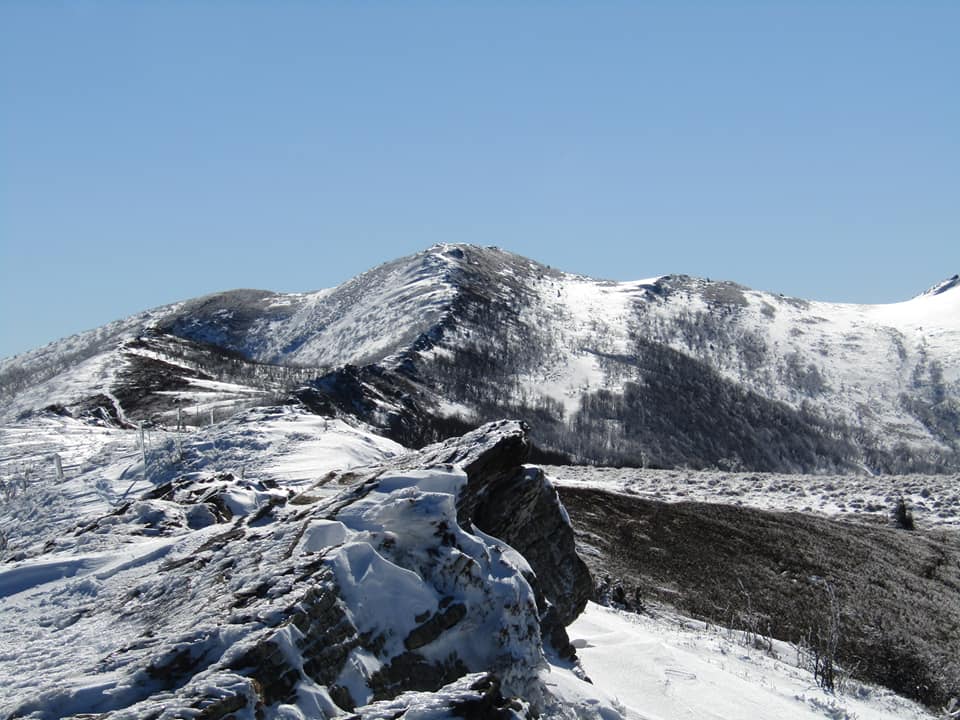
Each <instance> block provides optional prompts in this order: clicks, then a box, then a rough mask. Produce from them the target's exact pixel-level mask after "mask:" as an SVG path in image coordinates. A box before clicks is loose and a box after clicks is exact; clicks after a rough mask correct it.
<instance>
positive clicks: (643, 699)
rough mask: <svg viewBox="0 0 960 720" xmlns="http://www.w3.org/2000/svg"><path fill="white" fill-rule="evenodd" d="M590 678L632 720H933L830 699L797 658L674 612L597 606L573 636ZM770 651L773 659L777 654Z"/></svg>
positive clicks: (848, 698)
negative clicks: (641, 612)
mask: <svg viewBox="0 0 960 720" xmlns="http://www.w3.org/2000/svg"><path fill="white" fill-rule="evenodd" d="M568 632H569V634H570V639H571V640H572V642H573V644H574V646H576V647H577V654H578V655H579V657H580V661H581V663H582V664H583V667H584V670H586V672H587V674H588V675H589V676H590V677H591V679H592V680H593V681H594V682H595V683H596V685H597V687H599V688H601V689H603V690H604V691H605V692H606V693H607V694H608V695H610V696H612V697H614V698H615V699H616V701H617V703H618V704H619V705H620V706H621V708H623V709H624V710H625V715H626V717H627V718H629V719H630V720H705V719H706V720H741V719H742V718H750V719H751V720H807V719H811V720H812V719H813V718H821V719H822V718H829V719H830V720H853V719H854V718H856V719H857V720H922V719H923V720H925V719H927V718H932V717H934V716H933V715H931V714H930V713H928V712H927V711H926V710H925V709H924V708H922V707H921V706H919V705H917V704H916V703H913V702H910V701H908V700H905V699H903V698H901V697H899V696H897V695H895V694H894V693H892V692H890V691H888V690H885V689H883V688H877V687H874V686H869V685H863V684H860V683H858V682H856V681H853V680H849V681H847V683H846V685H845V687H843V688H842V689H841V690H840V691H838V692H836V694H830V693H827V692H825V691H823V690H822V689H821V688H820V687H818V686H817V684H816V683H815V682H814V680H813V675H812V673H811V672H810V671H809V670H808V669H805V668H804V667H801V666H802V665H803V663H802V661H799V658H798V654H797V649H796V648H795V647H793V646H791V645H787V644H785V643H780V642H777V641H773V642H772V643H770V645H769V646H767V647H764V648H762V649H760V648H757V647H755V646H754V645H753V644H752V642H750V640H751V639H750V638H746V637H745V636H744V634H743V633H741V632H736V631H732V630H728V629H726V628H722V627H717V626H715V625H705V624H704V623H702V622H698V621H694V620H690V619H688V618H684V617H682V616H678V615H675V614H673V613H669V612H658V613H657V614H656V616H650V615H637V614H634V613H627V612H623V611H618V610H613V609H610V608H605V607H601V606H599V605H595V604H593V603H589V604H588V605H587V609H586V610H585V611H584V613H583V614H582V615H581V616H580V617H579V618H578V619H577V620H576V621H575V622H574V623H573V624H572V625H571V626H570V627H569V628H568ZM768 648H769V649H768Z"/></svg>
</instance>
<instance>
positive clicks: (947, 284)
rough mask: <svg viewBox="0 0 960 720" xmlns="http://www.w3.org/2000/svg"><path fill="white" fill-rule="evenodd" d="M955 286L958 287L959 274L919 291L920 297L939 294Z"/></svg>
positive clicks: (959, 283)
mask: <svg viewBox="0 0 960 720" xmlns="http://www.w3.org/2000/svg"><path fill="white" fill-rule="evenodd" d="M955 287H960V275H954V276H953V277H949V278H947V279H946V280H943V281H942V282H938V283H937V284H936V285H934V286H933V287H931V288H929V289H928V290H925V291H924V292H922V293H920V297H923V296H925V295H940V294H941V293H945V292H946V291H947V290H952V289H953V288H955Z"/></svg>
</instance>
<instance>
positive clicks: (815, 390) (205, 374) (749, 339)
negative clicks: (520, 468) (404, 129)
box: [0, 245, 960, 472]
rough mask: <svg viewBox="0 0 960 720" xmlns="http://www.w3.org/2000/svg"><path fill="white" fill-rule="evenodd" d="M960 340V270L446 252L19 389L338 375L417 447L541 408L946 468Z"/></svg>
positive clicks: (639, 450)
mask: <svg viewBox="0 0 960 720" xmlns="http://www.w3.org/2000/svg"><path fill="white" fill-rule="evenodd" d="M145 345H146V346H149V347H148V348H147V349H148V350H150V352H151V353H153V354H152V355H149V357H147V356H148V353H145V352H144V347H143V346H145ZM958 348H960V287H958V281H957V279H956V278H952V279H951V280H949V281H946V282H944V283H941V284H940V285H938V286H935V287H934V288H932V289H931V290H930V291H928V292H926V293H924V294H922V295H920V296H918V297H916V298H914V299H912V300H909V301H906V302H903V303H897V304H893V305H881V306H863V305H839V304H830V303H821V302H809V301H805V300H799V299H794V298H785V297H782V296H778V295H773V294H770V293H763V292H758V291H753V290H749V289H747V288H744V287H741V286H738V285H735V284H733V283H728V282H711V281H708V280H702V279H696V278H690V277H687V276H665V277H660V278H653V279H650V280H642V281H637V282H630V283H613V282H607V281H600V280H594V279H591V278H586V277H582V276H577V275H572V274H569V273H564V272H560V271H557V270H554V269H552V268H549V267H547V266H544V265H541V264H539V263H536V262H534V261H532V260H528V259H526V258H522V257H520V256H517V255H513V254H511V253H508V252H505V251H502V250H499V249H496V248H478V247H473V246H465V245H441V246H435V247H433V248H430V249H429V250H427V251H424V252H422V253H419V254H417V255H414V256H410V257H406V258H401V259H399V260H395V261H393V262H390V263H386V264H384V265H381V266H379V267H377V268H374V269H373V270H371V271H369V272H367V273H364V274H363V275H360V276H358V277H357V278H354V279H353V280H350V281H348V282H346V283H344V284H343V285H341V286H339V287H337V288H334V289H331V290H323V291H319V292H316V293H308V294H278V293H269V292H265V291H246V290H245V291H233V292H229V293H222V294H218V295H212V296H208V297H205V298H200V299H197V300H192V301H187V302H184V303H179V304H177V305H173V306H168V307H166V308H160V309H157V310H154V311H151V312H150V313H145V314H142V315H140V316H137V317H136V318H131V319H129V320H127V321H121V322H119V323H114V324H112V325H111V326H107V327H106V328H104V329H103V330H101V331H94V332H91V333H86V334H82V335H80V336H76V337H75V338H72V339H68V340H66V341H61V342H60V343H54V344H52V345H50V346H48V347H47V348H44V349H41V350H38V351H35V352H33V353H26V354H24V355H22V356H18V357H15V358H10V359H7V360H4V361H3V362H2V363H0V397H2V399H3V400H4V410H3V411H2V414H3V417H5V418H6V419H11V418H13V417H16V416H17V415H18V414H20V413H23V412H29V411H35V410H37V409H40V408H43V407H45V406H49V405H54V404H57V405H62V406H65V407H66V408H68V409H69V410H70V412H72V413H74V414H76V413H77V412H83V411H84V410H89V409H90V408H91V407H93V408H101V410H100V412H105V413H106V414H107V415H109V416H112V417H114V418H115V419H117V418H121V417H127V416H129V418H130V419H132V420H133V421H141V420H144V419H154V420H155V421H159V422H166V423H170V422H171V420H172V419H173V418H174V417H175V416H176V414H177V410H176V408H177V407H180V408H181V412H182V409H183V408H184V407H187V408H191V409H192V411H193V415H194V416H195V417H196V416H199V415H202V414H203V413H206V412H207V411H208V410H209V409H210V407H214V408H217V407H219V408H221V410H222V411H224V412H225V411H228V410H229V409H230V408H234V407H241V406H243V405H245V404H251V403H253V402H256V401H257V398H263V397H266V396H269V397H275V396H276V395H277V394H283V393H284V392H286V391H289V390H292V389H294V388H295V387H297V386H301V385H304V384H305V383H306V384H307V385H310V384H311V383H312V380H313V379H314V378H322V377H324V376H326V377H327V380H325V381H321V382H316V383H312V385H313V392H314V394H315V395H316V394H319V395H321V396H324V395H326V396H328V397H332V398H333V399H332V400H330V401H329V402H328V401H322V400H321V401H317V402H316V403H315V405H316V406H324V407H327V408H328V409H329V408H332V407H334V406H335V407H336V408H337V409H336V412H340V413H347V414H350V413H354V414H356V413H360V414H361V416H362V419H363V420H364V421H366V422H371V423H372V424H373V425H375V426H378V427H381V428H382V429H383V430H384V432H386V433H388V434H390V433H394V432H397V431H396V428H398V427H401V428H403V432H404V433H406V435H405V436H404V441H409V440H410V439H411V438H414V437H417V436H418V435H419V436H420V437H422V438H423V439H422V442H427V441H431V440H434V439H437V437H438V436H441V435H443V432H444V431H443V428H444V427H447V426H453V427H454V429H455V430H456V431H459V430H461V429H462V428H463V426H465V425H467V426H475V425H477V424H479V423H481V422H484V421H487V420H493V419H496V418H499V417H504V416H520V417H526V418H528V419H530V420H531V421H532V424H533V425H534V427H535V428H536V433H537V444H538V445H539V446H540V447H541V448H542V449H545V450H550V451H554V452H556V453H559V454H561V455H562V456H566V457H568V458H571V459H574V460H577V461H580V462H593V463H607V464H632V465H643V464H649V465H655V466H678V465H684V464H686V465H690V466H692V467H708V466H717V467H727V468H730V469H752V470H779V471H838V470H844V471H850V470H859V471H863V470H868V471H872V472H877V471H885V472H904V471H918V472H919V471H922V472H937V471H943V470H948V469H956V468H958V467H960V445H958V442H960V441H958V438H960V349H958ZM205 357H206V358H207V360H206V361H205ZM145 358H147V359H145ZM148 360H149V362H148ZM187 360H189V361H187ZM158 363H163V365H158ZM348 364H349V365H356V366H371V367H372V366H374V365H375V366H376V368H377V369H376V370H375V372H374V375H376V376H377V377H378V378H379V380H378V381H377V382H378V383H379V385H380V390H379V391H378V392H379V394H380V395H381V396H382V395H384V394H386V395H390V394H391V393H392V395H393V396H395V402H393V401H392V403H391V404H390V407H385V406H384V405H383V404H382V403H379V402H378V403H373V410H371V409H370V408H371V404H370V403H363V402H353V401H351V402H350V403H347V404H344V402H342V400H343V397H342V396H343V392H342V389H341V390H338V389H337V388H335V387H333V386H332V383H334V380H335V379H336V378H338V377H344V376H343V375H342V374H341V375H337V374H336V373H338V372H339V370H338V368H342V367H343V366H345V365H348ZM331 372H334V374H333V375H328V373H331ZM348 375H349V373H348ZM218 383H219V384H218ZM387 386H390V387H389V388H388V387H387ZM118 390H119V392H118ZM204 391H206V392H204ZM363 391H364V390H363V388H362V387H361V388H360V390H359V392H361V394H362V392H363ZM338 398H339V399H338ZM334 400H336V402H334ZM357 408H361V409H357ZM362 408H366V409H362ZM330 411H331V412H332V411H333V410H330ZM374 415H375V416H376V417H374ZM398 418H399V419H398ZM425 423H426V424H427V425H429V426H430V428H431V429H429V430H428V431H427V430H424V431H420V432H416V431H414V430H412V429H411V426H412V425H415V426H418V427H419V426H423V425H424V424H425Z"/></svg>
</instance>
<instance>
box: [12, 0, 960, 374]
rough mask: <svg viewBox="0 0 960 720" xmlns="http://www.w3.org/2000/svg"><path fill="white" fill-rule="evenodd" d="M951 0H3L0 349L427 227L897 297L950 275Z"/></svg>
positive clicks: (381, 249) (360, 260) (955, 69)
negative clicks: (626, 0)
mask: <svg viewBox="0 0 960 720" xmlns="http://www.w3.org/2000/svg"><path fill="white" fill-rule="evenodd" d="M958 38H960V2H957V1H956V0H944V1H943V2H924V1H923V0H918V1H916V2H906V1H902V2H885V1H883V0H870V1H868V2H856V1H854V0H851V1H850V2H842V3H838V2H834V1H833V0H830V1H822V2H821V1H818V0H810V1H808V0H805V1H804V2H797V1H791V2H775V1H773V0H763V1H760V0H758V1H757V2H723V1H722V0H704V1H703V2H683V1H681V0H675V1H667V0H662V1H660V2H639V1H638V2H629V3H616V2H581V3H573V2H562V1H561V2H534V1H525V2H479V1H478V2H473V3H467V2H446V1H443V2H441V1H439V0H438V1H437V2H403V3H397V2H389V3H388V2H356V3H346V2H320V1H318V2H305V1H304V2H266V1H264V2H259V3H253V2H226V1H225V0H222V1H220V2H213V1H209V2H202V1H194V0H191V1H190V2H185V1H182V2H177V1H163V2H152V3H141V2H133V1H131V2H92V1H84V0H73V1H71V2H66V1H63V2H53V1H49V2H47V1H44V0H30V1H24V2H17V1H15V0H3V1H2V2H0V252H2V255H0V265H2V270H0V281H2V298H0V302H2V308H0V312H2V315H0V322H2V325H0V356H7V355H11V354H14V353H16V352H20V351H23V350H26V349H29V348H31V347H35V346H37V345H40V344H43V343H45V342H48V341H50V340H53V339H56V338H58V337H61V336H64V335H67V334H70V333H73V332H76V331H79V330H82V329H87V328H90V327H95V326H97V325H100V324H103V323H105V322H107V321H110V320H112V319H116V318H118V317H122V316H126V315H128V314H131V313H133V312H136V311H138V310H142V309H146V308H148V307H153V306H156V305H159V304H163V303H167V302H171V301H174V300H179V299H184V298H188V297H193V296H197V295H202V294H205V293H209V292H214V291H218V290H225V289H229V288H235V287H260V288H267V289H272V290H312V289H317V288H321V287H328V286H332V285H335V284H337V283H339V282H342V281H343V280H345V279H347V278H349V277H351V276H352V275H354V274H356V273H358V272H360V271H362V270H364V269H367V268H368V267H371V266H373V265H376V264H378V263H380V262H383V261H386V260H388V259H392V258H394V257H397V256H400V255H404V254H408V253H410V252H414V251H417V250H420V249H423V248H425V247H427V246H429V245H431V244H433V243H435V242H471V243H479V244H485V245H486V244H490V245H499V246H500V247H503V248H506V249H509V250H513V251H515V252H519V253H522V254H525V255H529V256H531V257H534V258H536V259H538V260H541V261H543V262H546V263H548V264H551V265H553V266H555V267H559V268H562V269H565V270H571V271H576V272H582V273H585V274H591V275H595V276H599V277H607V278H612V279H633V278H640V277H647V276H650V275H655V274H662V273H672V272H682V273H688V274H692V275H700V276H707V277H711V278H714V279H719V278H723V279H730V280H735V281H738V282H741V283H743V284H746V285H749V286H752V287H756V288H758V289H765V290H771V291H776V292H783V293H785V294H789V295H796V296H802V297H809V298H815V299H824V300H836V301H852V302H892V301H896V300H901V299H906V298H908V297H910V296H911V295H913V294H915V293H917V292H920V291H921V290H923V289H924V288H925V287H927V286H928V285H930V284H932V283H934V282H935V281H937V280H939V279H942V278H944V277H947V276H949V275H952V274H953V273H956V272H960V41H958Z"/></svg>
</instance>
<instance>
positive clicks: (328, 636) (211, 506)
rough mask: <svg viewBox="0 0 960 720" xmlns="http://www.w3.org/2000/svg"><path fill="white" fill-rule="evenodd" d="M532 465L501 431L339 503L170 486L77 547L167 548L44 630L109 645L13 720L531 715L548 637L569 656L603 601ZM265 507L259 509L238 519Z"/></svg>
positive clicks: (506, 428)
mask: <svg viewBox="0 0 960 720" xmlns="http://www.w3.org/2000/svg"><path fill="white" fill-rule="evenodd" d="M528 446H529V442H528V440H527V430H526V427H525V426H523V425H522V424H520V423H516V422H501V423H495V424H491V425H488V426H484V427H482V428H480V429H478V430H476V431H474V432H473V433H470V434H468V435H467V436H465V437H463V438H460V439H456V440H450V441H447V442H445V443H442V444H439V445H435V446H431V447H429V448H426V449H425V450H424V451H422V452H419V453H411V454H410V455H407V456H404V457H402V458H400V459H399V460H397V461H394V462H392V463H390V464H388V465H384V466H381V467H378V468H374V469H371V470H369V471H368V472H366V473H365V474H364V476H363V477H361V478H360V479H359V481H358V482H357V483H356V484H354V485H353V486H351V487H350V488H348V489H347V490H345V491H344V492H343V493H341V494H340V495H337V496H334V497H333V498H330V499H327V500H317V499H313V498H309V497H306V496H303V497H297V498H294V499H293V501H288V500H287V496H286V495H285V494H284V493H281V492H279V491H273V490H271V489H269V488H253V487H250V484H249V481H247V482H246V483H245V484H244V483H243V482H238V481H235V480H234V479H233V478H232V477H229V476H219V477H216V478H205V477H184V478H180V479H178V480H177V481H174V482H171V483H168V484H167V485H164V486H160V487H159V488H158V489H157V490H156V491H154V492H153V493H151V494H150V496H149V497H144V498H142V499H140V500H139V501H137V502H135V503H133V504H131V505H130V506H129V507H128V508H126V509H124V510H123V511H122V512H120V513H118V514H117V515H115V516H111V518H112V519H111V520H110V522H109V523H103V522H101V523H93V524H91V525H89V526H87V527H86V528H82V529H81V530H80V532H81V533H84V532H100V531H102V529H103V528H104V527H107V526H110V527H115V526H117V525H121V524H123V523H130V524H134V523H135V524H136V526H137V528H147V529H151V532H154V533H156V534H158V535H160V536H163V537H162V539H161V541H162V542H165V543H167V544H165V545H162V546H158V547H160V549H159V550H153V551H150V552H149V553H148V554H147V555H144V556H143V557H141V558H138V559H137V560H136V561H134V562H132V563H130V564H129V567H131V568H134V567H139V568H140V571H139V572H138V573H132V574H127V575H125V574H124V572H126V571H125V570H124V569H123V568H121V569H120V570H116V571H112V572H111V573H105V574H102V578H103V579H102V580H99V581H98V582H102V583H104V587H100V588H98V593H97V597H98V600H97V602H96V603H95V604H89V603H88V604H87V605H86V606H84V607H83V608H82V611H81V612H79V613H77V612H76V608H73V609H71V610H70V611H69V612H70V613H71V617H70V619H69V620H68V619H66V614H67V610H64V617H54V618H53V619H52V620H51V621H52V622H54V623H64V624H66V623H70V624H71V625H72V626H73V629H74V630H75V631H76V634H77V637H80V638H84V637H89V638H93V637H95V636H97V633H100V636H99V637H97V640H98V650H97V651H96V652H93V653H91V654H89V655H88V656H85V658H84V660H83V662H82V663H81V664H80V666H79V667H77V668H76V672H75V677H71V678H69V679H68V680H67V681H65V682H60V683H56V684H53V685H50V686H48V687H46V688H44V687H42V686H41V688H40V689H39V691H38V692H37V694H36V695H35V697H34V698H33V699H31V700H30V701H27V702H25V703H22V704H21V705H20V706H19V707H17V708H13V711H12V713H11V714H10V716H11V717H27V716H29V717H37V718H53V717H60V716H63V715H65V714H69V715H78V714H83V713H98V714H100V715H101V716H102V717H110V718H128V717H129V718H134V717H136V718H172V717H183V716H191V717H200V718H205V719H207V720H217V719H219V718H226V717H231V716H235V717H251V718H252V717H272V716H278V715H282V714H284V713H295V712H299V713H301V714H302V715H301V716H307V717H316V718H323V717H333V716H335V715H339V714H342V713H343V711H352V712H355V713H356V714H357V717H369V718H380V717H396V716H397V714H398V713H401V712H402V711H403V710H404V708H407V707H411V704H414V703H419V704H420V705H422V704H423V703H428V704H430V705H431V707H433V708H435V709H438V710H443V711H444V712H446V713H448V714H449V715H450V716H451V717H452V716H462V717H467V718H488V717H489V718H518V717H527V716H529V715H530V714H532V713H535V712H537V711H538V709H542V708H543V707H544V703H545V697H546V695H547V690H546V687H545V686H544V684H543V682H542V680H541V678H540V673H541V671H542V670H543V668H544V667H545V664H546V663H545V658H544V650H543V636H544V635H547V636H549V639H550V641H551V642H553V643H554V645H556V646H558V648H559V649H563V647H564V646H565V644H566V638H565V635H563V634H562V624H563V623H564V622H567V621H569V620H570V619H572V617H573V616H574V615H575V614H576V612H577V611H578V609H579V608H580V607H582V604H583V599H584V597H585V595H584V593H585V592H588V591H589V588H590V587H591V583H590V579H589V575H588V574H586V571H585V568H584V566H583V563H582V561H580V559H579V558H577V557H576V554H575V553H574V551H573V541H572V538H573V534H572V529H571V528H570V526H569V524H568V521H567V520H566V515H565V512H564V511H563V509H562V507H561V506H560V504H559V502H558V500H557V496H556V493H555V492H554V491H553V488H552V487H551V486H550V485H549V483H548V482H547V481H546V480H545V479H544V477H543V475H542V473H540V472H539V471H537V470H534V469H525V468H523V467H522V466H521V465H520V463H521V462H522V460H523V459H524V457H525V454H526V452H527V449H528ZM234 483H235V484H236V487H234V485H233V484H234ZM254 490H257V491H258V492H260V493H262V497H260V500H262V502H260V500H258V502H257V504H256V505H247V506H242V505H241V504H239V503H236V502H232V500H231V497H232V496H231V494H230V493H231V492H242V493H245V497H248V498H249V497H252V493H253V491H254ZM196 508H201V512H198V511H197V510H196ZM257 508H258V509H257ZM200 514H202V515H203V518H204V522H202V523H191V522H190V518H192V517H194V516H198V515H200ZM147 515H149V517H147ZM154 515H156V518H154V517H153V516H154ZM511 521H512V522H513V523H516V524H521V525H524V526H525V527H523V528H520V529H511ZM538 524H540V529H539V530H538V529H537V525H538ZM493 532H502V533H509V534H510V539H507V538H504V537H501V538H500V539H498V538H497V537H492V536H491V534H492V533H493ZM139 533H140V531H139V530H138V531H137V532H133V531H131V532H129V533H127V534H128V535H130V536H134V535H137V534H139ZM538 534H539V535H540V536H539V537H538ZM507 543H510V544H511V545H513V547H509V546H508V544H507ZM525 553H529V556H530V559H529V561H528V560H525V559H524V556H523V555H524V554H525ZM151 564H152V566H153V567H154V569H153V570H152V571H150V572H144V571H143V569H144V568H145V567H146V568H149V567H151ZM548 576H549V577H548ZM58 592H59V593H60V594H59V595H54V596H52V597H51V598H50V603H51V607H54V608H58V607H63V608H69V605H70V603H71V602H73V597H74V596H73V594H72V593H79V592H82V588H81V587H80V586H79V585H78V586H77V587H76V588H73V587H72V586H70V585H68V586H66V587H65V588H64V589H63V590H61V591H58ZM104 627H110V628H111V632H110V633H109V634H107V635H106V636H104V635H103V632H102V628H104ZM558 628H559V631H558ZM417 693H420V694H421V695H417ZM424 693H430V695H424ZM285 708H286V709H285Z"/></svg>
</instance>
